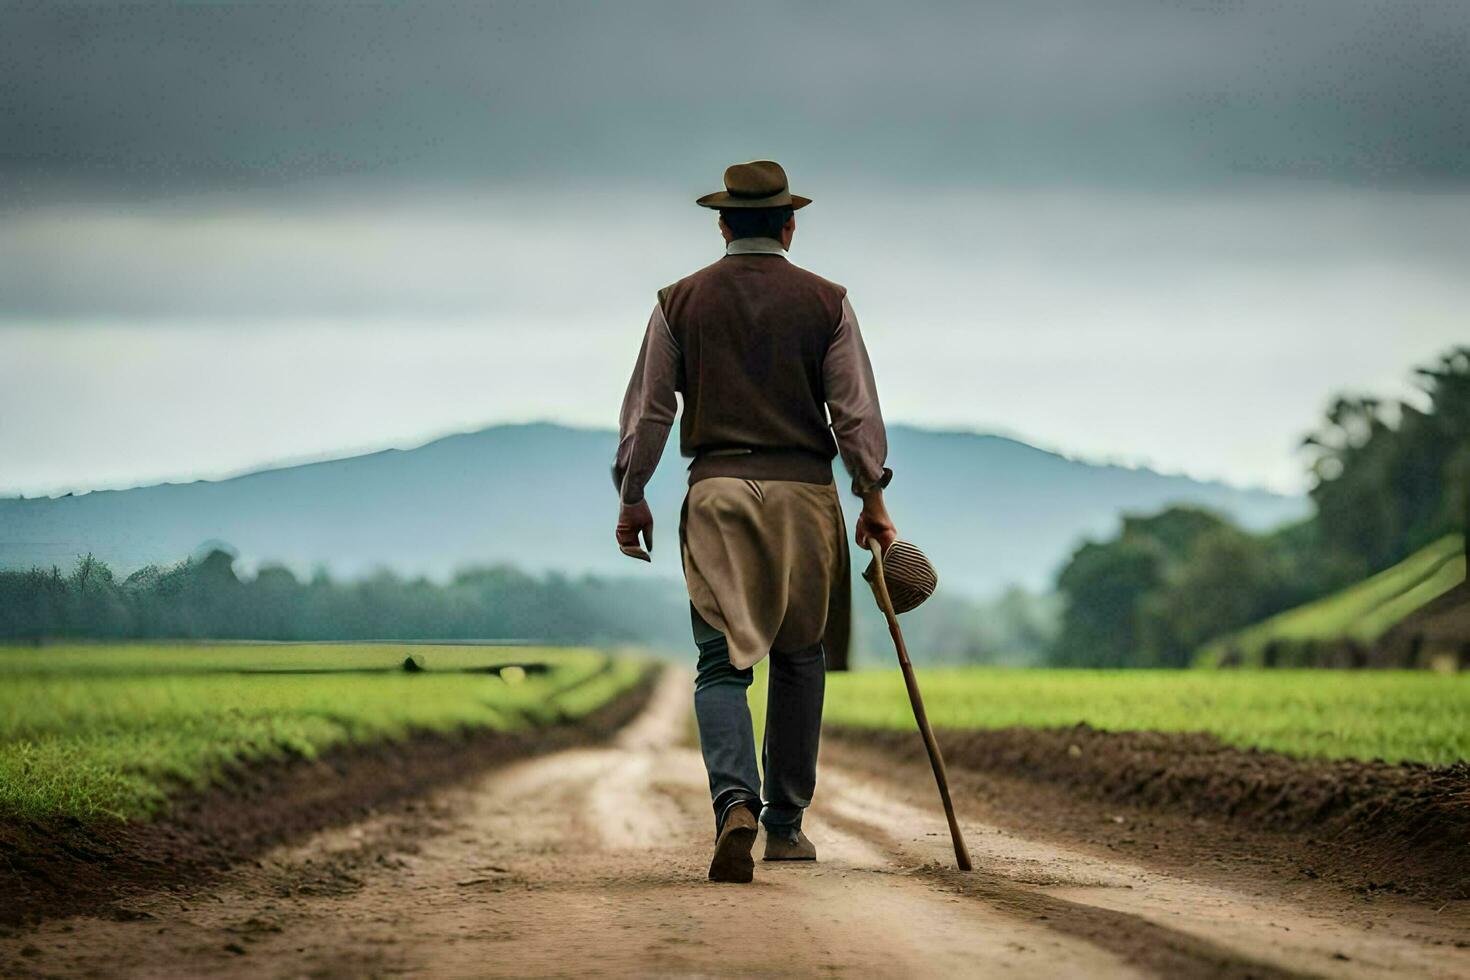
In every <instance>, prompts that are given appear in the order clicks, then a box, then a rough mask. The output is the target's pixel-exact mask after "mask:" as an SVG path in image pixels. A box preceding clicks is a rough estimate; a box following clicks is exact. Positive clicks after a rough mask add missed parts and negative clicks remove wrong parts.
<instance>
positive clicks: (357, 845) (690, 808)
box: [0, 672, 1470, 978]
mask: <svg viewBox="0 0 1470 980" xmlns="http://www.w3.org/2000/svg"><path fill="white" fill-rule="evenodd" d="M689 703H690V696H689V681H688V678H687V677H685V676H682V675H679V674H677V673H673V672H670V673H668V674H666V675H665V677H664V678H663V680H662V681H661V682H660V686H659V688H658V690H657V692H656V693H655V695H654V697H653V698H652V700H651V702H650V704H649V707H648V709H647V710H646V711H645V712H644V714H643V715H642V716H640V718H639V719H638V720H637V721H636V722H635V723H634V724H633V725H631V726H630V727H628V728H626V729H624V730H623V732H622V733H621V734H620V735H619V736H618V737H617V738H616V740H615V741H614V742H613V743H612V744H609V745H607V746H606V747H601V748H595V749H577V750H572V751H565V752H559V753H556V754H552V755H546V756H541V757H538V758H534V759H531V760H528V761H525V762H521V763H517V764H514V765H511V766H509V767H507V768H503V769H499V770H497V771H495V772H493V773H491V774H489V775H487V776H484V777H482V778H479V779H477V780H473V781H471V782H469V783H468V784H466V785H461V786H458V787H455V788H453V789H449V790H445V791H441V792H439V793H436V794H435V795H433V796H432V797H430V798H427V799H425V800H422V801H419V802H417V803H414V804H411V805H408V806H405V807H400V808H397V809H395V810H393V811H392V812H390V813H387V814H384V815H381V816H378V817H375V818H373V819H370V820H367V821H364V822H360V823H357V824H355V825H352V826H348V827H346V828H342V829H338V830H333V831H330V832H326V833H322V834H318V835H316V836H315V837H313V838H311V839H309V840H306V841H305V842H303V843H301V844H299V845H298V846H295V847H292V848H288V849H282V850H279V851H276V852H273V853H271V854H270V855H268V856H267V857H266V858H265V859H263V860H261V861H259V862H252V863H251V864H249V865H248V866H244V867H236V868H233V869H230V870H229V871H227V872H225V873H224V874H223V875H221V876H220V877H219V878H217V879H215V880H214V881H213V882H212V883H210V884H208V885H206V886H201V887H197V888H192V889H188V890H181V891H173V892H165V893H160V894H155V895H152V896H148V897H145V898H142V899H134V900H132V901H130V902H128V903H127V907H126V911H125V912H124V913H122V914H120V915H119V916H118V917H117V918H116V919H105V920H104V919H94V918H77V919H70V920H61V921H53V922H50V923H47V924H45V925H43V926H41V927H40V928H39V929H37V930H33V931H28V932H26V933H23V934H20V935H17V936H13V937H9V938H5V939H0V973H33V974H38V975H45V976H53V975H54V976H76V975H82V976H99V977H100V976H106V977H116V976H177V977H204V976H250V977H259V976H282V977H296V976H302V977H336V976H387V975H415V976H432V977H441V976H442V977H457V976H628V975H650V974H652V975H672V976H793V977H795V976H801V977H806V976H859V975H860V976H865V977H873V976H878V977H888V976H901V977H906V978H916V977H931V976H987V975H1002V976H1017V977H1026V976H1046V977H1054V976H1086V977H1112V976H1141V975H1142V976H1147V975H1168V976H1242V977H1244V976H1252V977H1271V976H1294V975H1329V976H1386V975H1388V974H1395V975H1420V976H1446V977H1448V976H1470V949H1467V948H1465V947H1464V945H1463V941H1464V940H1466V939H1467V937H1470V933H1467V932H1466V922H1467V918H1466V914H1465V913H1466V910H1465V909H1463V908H1439V909H1435V908H1430V907H1427V906H1422V905H1416V904H1413V903H1409V902H1396V901H1394V900H1392V899H1389V898H1385V899H1383V900H1382V901H1377V902H1375V904H1374V905H1373V907H1372V909H1371V911H1370V912H1365V911H1364V909H1363V908H1362V907H1361V904H1358V903H1355V902H1354V900H1353V898H1352V897H1351V896H1348V895H1343V896H1341V897H1334V893H1332V892H1330V891H1323V892H1317V893H1313V894H1312V895H1311V897H1310V900H1307V901H1302V900H1288V899H1286V898H1283V897H1282V896H1281V895H1280V894H1279V890H1275V889H1272V888H1268V887H1266V886H1265V885H1264V884H1263V885H1262V886H1261V887H1259V888H1257V887H1252V885H1251V883H1250V879H1249V876H1248V875H1246V876H1245V877H1242V875H1241V874H1240V873H1237V874H1235V876H1234V877H1233V878H1232V879H1231V884H1230V886H1229V887H1226V886H1222V885H1221V884H1220V883H1219V881H1218V879H1216V878H1211V877H1208V876H1203V875H1201V876H1195V875H1189V874H1181V873H1177V872H1172V873H1171V872H1164V871H1160V870H1158V869H1157V867H1153V868H1150V867H1145V866H1144V865H1142V864H1136V863H1129V862H1127V861H1120V860H1119V859H1117V857H1115V856H1109V855H1106V854H1105V853H1098V851H1097V849H1095V848H1087V847H1083V846H1080V845H1077V844H1075V843H1074V844H1066V843H1058V842H1056V841H1055V840H1051V841H1049V840H1042V839H1033V838H1030V837H1028V836H1024V835H1020V834H1017V833H1016V832H1015V831H1014V830H1002V829H1000V827H999V826H997V825H995V824H988V823H985V822H982V821H983V820H984V819H985V814H984V812H983V808H980V807H978V806H975V807H973V808H972V809H974V810H978V811H979V812H969V810H967V812H965V813H964V816H965V818H966V826H967V831H968V835H969V840H970V846H971V850H972V852H973V853H974V856H975V862H976V871H975V872H974V873H973V874H970V875H959V874H958V873H955V872H952V871H948V870H946V869H947V868H948V867H949V864H948V862H949V861H950V853H949V847H948V840H947V838H946V837H945V836H944V828H943V823H942V821H941V819H940V818H939V817H938V816H937V814H936V810H937V808H936V807H935V806H934V805H933V804H932V801H931V800H930V799H928V798H927V797H926V796H925V795H924V794H923V793H922V786H921V784H920V783H918V782H916V781H915V780H913V779H909V780H903V781H900V780H893V781H890V780H886V779H877V778H875V777H873V776H871V775H866V774H864V772H863V771H860V770H858V769H854V768H843V767H841V766H838V765H833V764H825V765H824V768H823V770H822V773H821V785H820V787H819V791H818V792H819V797H820V799H819V800H818V803H817V805H816V806H814V807H813V810H812V812H811V813H810V815H809V817H808V824H807V826H808V832H809V834H810V836H811V837H812V838H813V840H815V841H816V842H817V845H818V847H819V849H820V856H821V861H820V863H818V864H815V865H775V866H773V865H764V864H760V863H757V866H756V882H755V883H754V884H753V885H749V886H734V885H714V884H710V883H708V882H706V881H704V880H703V879H704V872H705V863H706V860H707V856H708V848H709V845H710V837H711V832H712V826H711V818H710V814H709V808H708V802H707V796H706V791H705V787H704V785H703V770H702V767H701V765H700V761H699V757H698V753H697V751H696V750H694V749H692V748H690V747H689V746H688V738H689V722H688V710H689ZM963 802H964V801H962V804H963ZM962 809H966V808H965V807H964V806H963V805H962ZM757 846H758V847H759V844H758V845H757ZM1457 943H1461V945H1457Z"/></svg>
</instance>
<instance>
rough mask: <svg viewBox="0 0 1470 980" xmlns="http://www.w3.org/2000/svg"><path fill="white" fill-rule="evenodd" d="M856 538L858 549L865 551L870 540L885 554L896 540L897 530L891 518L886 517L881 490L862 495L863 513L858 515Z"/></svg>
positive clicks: (886, 509)
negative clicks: (876, 543)
mask: <svg viewBox="0 0 1470 980" xmlns="http://www.w3.org/2000/svg"><path fill="white" fill-rule="evenodd" d="M856 537H857V544H858V547H859V548H864V549H866V548H867V547H868V542H869V541H870V540H871V541H876V542H878V544H879V545H880V546H881V547H882V550H883V551H885V552H886V551H887V550H888V547H889V546H890V545H891V544H893V542H895V541H897V540H898V529H897V528H895V527H894V526H893V518H891V517H889V516H888V508H887V507H886V506H885V505H884V503H883V491H882V490H874V491H873V492H872V493H866V494H863V512H862V513H861V514H859V515H858V519H857V535H856Z"/></svg>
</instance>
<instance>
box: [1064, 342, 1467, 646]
mask: <svg viewBox="0 0 1470 980" xmlns="http://www.w3.org/2000/svg"><path fill="white" fill-rule="evenodd" d="M1415 375H1416V378H1417V382H1418V386H1419V388H1420V389H1421V391H1422V392H1423V394H1424V401H1423V406H1422V407H1420V406H1416V405H1413V404H1410V403H1407V402H1402V401H1400V402H1389V401H1384V400H1381V399H1377V398H1372V397H1356V396H1355V397H1340V398H1337V399H1336V400H1334V402H1333V403H1332V405H1331V406H1330V407H1329V409H1328V410H1327V412H1326V415H1325V418H1324V419H1323V422H1322V424H1321V426H1320V427H1319V428H1318V430H1317V431H1316V432H1314V433H1312V434H1311V435H1309V436H1307V437H1306V438H1305V439H1304V440H1303V443H1302V445H1303V449H1304V451H1306V452H1307V453H1308V454H1309V461H1308V463H1309V466H1310V472H1311V477H1312V486H1311V491H1310V496H1311V500H1312V503H1313V505H1314V508H1313V509H1314V513H1313V514H1312V516H1311V517H1309V518H1307V519H1306V520H1303V521H1301V522H1298V523H1296V524H1293V525H1289V526H1287V527H1284V528H1281V529H1280V530H1277V531H1275V532H1273V533H1269V534H1262V535H1256V534H1250V533H1248V532H1246V531H1243V530H1241V529H1240V528H1239V527H1237V526H1235V525H1234V524H1232V523H1231V522H1230V521H1228V520H1227V519H1225V518H1224V517H1222V516H1220V515H1218V514H1213V513H1210V512H1208V511H1203V510H1199V509H1195V508H1188V507H1173V508H1169V509H1167V510H1165V511H1163V512H1161V513H1158V514H1154V515H1151V516H1130V517H1127V518H1125V519H1124V520H1123V523H1122V527H1121V529H1120V530H1119V532H1118V534H1117V535H1116V536H1115V537H1114V538H1112V539H1111V540H1108V541H1103V542H1087V543H1085V544H1083V545H1082V546H1081V547H1080V548H1079V549H1078V550H1077V551H1076V552H1075V553H1074V554H1073V555H1072V557H1071V559H1070V560H1069V561H1068V562H1067V564H1066V565H1065V566H1064V567H1063V568H1062V570H1061V572H1060V573H1059V574H1058V577H1057V583H1056V587H1057V592H1058V593H1059V596H1060V598H1061V600H1062V612H1061V620H1060V626H1059V629H1058V631H1057V633H1056V637H1055V639H1054V640H1053V641H1052V644H1051V648H1050V651H1049V659H1050V660H1051V662H1053V663H1055V664H1058V665H1064V666H1085V667H1183V666H1188V665H1189V664H1190V663H1191V661H1192V660H1193V657H1194V654H1195V652H1196V651H1197V650H1198V649H1199V648H1200V647H1201V646H1202V645H1204V644H1205V643H1206V642H1208V641H1209V640H1212V639H1214V638H1215V637H1218V636H1221V635H1223V634H1225V633H1229V632H1231V631H1233V630H1236V629H1239V628H1241V627H1244V626H1248V625H1250V624H1252V623H1255V622H1258V621H1260V620H1261V619H1264V618H1266V617H1267V616H1270V615H1273V614H1275V613H1277V612H1281V611H1282V610H1285V609H1289V608H1291V607H1293V606H1297V605H1300V604H1301V603H1303V602H1308V601H1310V600H1312V599H1316V598H1319V597H1321V596H1324V595H1327V594H1329V593H1331V592H1334V591H1336V590H1337V589H1340V588H1343V587H1345V586H1347V585H1350V584H1352V583H1353V582H1357V581H1359V580H1361V579H1363V578H1365V577H1367V576H1369V575H1371V574H1373V573H1375V572H1378V571H1381V570H1383V569H1385V568H1388V567H1389V566H1391V565H1393V564H1395V563H1396V562H1399V561H1401V560H1403V559H1404V558H1406V557H1408V556H1409V555H1410V554H1412V553H1413V552H1415V551H1416V550H1418V549H1419V548H1422V547H1424V546H1425V545H1427V544H1429V543H1431V542H1433V541H1435V540H1437V539H1438V538H1440V537H1443V536H1444V535H1446V534H1449V533H1452V532H1455V531H1459V532H1463V531H1464V530H1465V526H1466V511H1467V507H1470V347H1456V348H1454V349H1452V350H1450V351H1448V352H1446V353H1445V354H1443V355H1442V356H1441V357H1440V358H1439V359H1438V360H1437V361H1436V362H1435V363H1433V364H1431V365H1428V366H1426V367H1421V368H1419V369H1417V370H1416V371H1415Z"/></svg>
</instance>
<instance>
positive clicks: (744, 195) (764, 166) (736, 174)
mask: <svg viewBox="0 0 1470 980" xmlns="http://www.w3.org/2000/svg"><path fill="white" fill-rule="evenodd" d="M694 203H695V204H698V205H699V206H700V207H702V208H785V207H789V208H791V210H793V211H795V210H796V209H797V208H804V207H806V206H807V205H808V204H810V203H812V199H811V198H809V197H802V196H801V195H799V194H793V193H791V188H790V187H788V186H787V184H786V171H784V170H782V169H781V165H780V164H779V163H777V162H776V161H775V160H751V161H750V162H749V163H735V164H731V165H730V166H728V167H726V168H725V189H724V190H722V191H715V192H714V193H713V194H706V195H705V196H704V197H701V198H700V199H699V200H697V201H695V202H694Z"/></svg>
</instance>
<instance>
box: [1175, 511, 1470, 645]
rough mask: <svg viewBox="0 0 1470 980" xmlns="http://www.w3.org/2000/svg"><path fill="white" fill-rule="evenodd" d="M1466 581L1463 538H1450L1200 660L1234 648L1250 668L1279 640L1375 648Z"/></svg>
mask: <svg viewBox="0 0 1470 980" xmlns="http://www.w3.org/2000/svg"><path fill="white" fill-rule="evenodd" d="M1463 581H1465V550H1464V544H1463V538H1461V536H1460V535H1458V534H1454V535H1449V536H1446V537H1444V538H1441V539H1440V540H1438V541H1436V542H1435V543H1434V544H1431V545H1428V546H1426V547H1424V548H1421V549H1420V550H1419V551H1416V552H1415V553H1414V554H1412V555H1410V556H1409V557H1408V558H1405V559H1404V560H1403V561H1401V562H1399V563H1398V564H1397V565H1394V566H1393V567H1392V568H1387V569H1385V570H1383V571H1382V572H1379V573H1378V574H1377V575H1374V576H1372V577H1371V578H1367V579H1364V580H1363V581H1361V582H1358V583H1357V584H1355V585H1351V586H1349V587H1348V588H1346V589H1343V590H1342V591H1340V592H1336V593H1334V594H1332V595H1330V596H1325V597H1323V598H1321V599H1318V600H1316V601H1315V602H1309V603H1307V604H1306V605H1304V606H1298V607H1297V608H1295V609H1288V610H1287V611H1286V612H1283V613H1278V614H1277V615H1275V616H1272V617H1271V618H1270V619H1267V620H1263V621H1262V622H1260V623H1257V624H1256V625H1254V626H1251V627H1249V628H1247V629H1245V630H1242V631H1240V632H1238V633H1234V634H1232V635H1230V636H1227V637H1224V638H1222V639H1220V640H1217V641H1215V642H1213V643H1211V644H1210V645H1209V646H1207V647H1205V649H1204V650H1202V651H1201V653H1200V659H1201V661H1202V662H1204V663H1216V662H1218V661H1219V659H1220V658H1221V657H1223V656H1224V654H1225V653H1226V651H1228V650H1232V649H1233V650H1238V651H1239V652H1240V654H1241V657H1242V658H1243V660H1244V662H1245V663H1247V664H1259V663H1260V662H1261V660H1262V656H1263V654H1264V651H1265V648H1266V645H1267V644H1269V643H1271V642H1273V641H1279V642H1286V643H1304V642H1309V641H1324V640H1341V639H1349V640H1354V641H1356V642H1358V643H1360V644H1364V645H1367V644H1371V643H1372V642H1373V641H1374V640H1376V639H1378V638H1379V637H1380V636H1382V635H1383V634H1384V633H1385V632H1387V631H1388V630H1389V629H1391V628H1392V627H1393V626H1394V625H1395V624H1396V623H1398V622H1399V621H1400V620H1402V619H1403V618H1404V617H1406V616H1408V615H1409V614H1410V613H1412V612H1414V610H1416V609H1418V608H1419V607H1421V606H1423V605H1424V604H1425V603H1427V602H1429V601H1431V600H1432V599H1435V598H1438V597H1439V596H1440V595H1443V594H1444V593H1445V592H1448V591H1449V590H1450V589H1452V588H1454V587H1455V586H1456V585H1458V584H1459V583H1461V582H1463Z"/></svg>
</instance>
